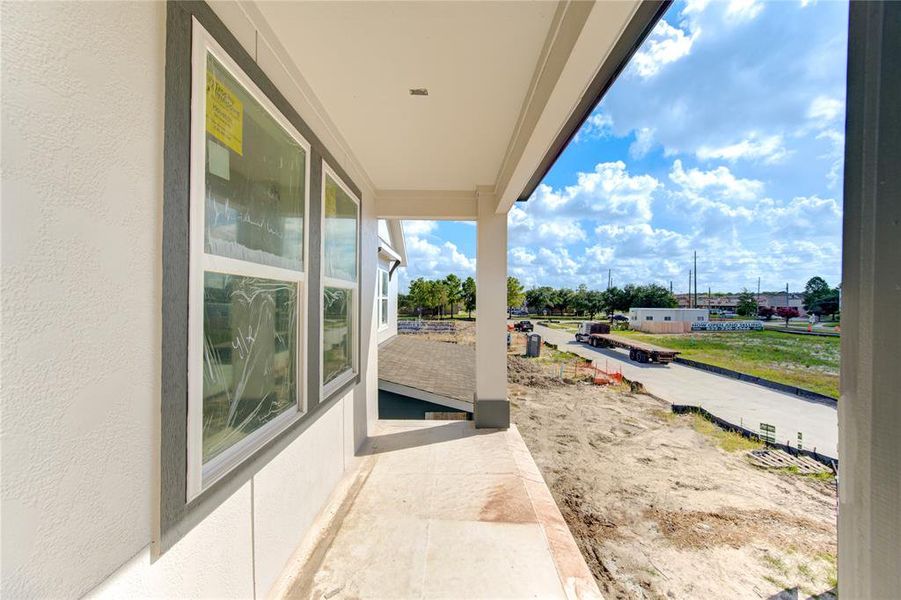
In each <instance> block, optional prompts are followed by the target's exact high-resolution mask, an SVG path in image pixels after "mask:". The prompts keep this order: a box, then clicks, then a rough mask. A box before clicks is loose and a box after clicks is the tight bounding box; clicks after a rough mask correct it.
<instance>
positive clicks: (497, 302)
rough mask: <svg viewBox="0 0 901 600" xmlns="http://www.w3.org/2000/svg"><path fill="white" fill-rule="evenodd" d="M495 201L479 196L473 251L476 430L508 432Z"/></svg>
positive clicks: (503, 228)
mask: <svg viewBox="0 0 901 600" xmlns="http://www.w3.org/2000/svg"><path fill="white" fill-rule="evenodd" d="M496 209H497V199H496V198H495V196H494V194H493V193H491V192H489V191H487V190H486V191H483V190H480V191H479V193H478V215H479V217H478V221H477V227H478V237H477V248H476V397H475V423H476V427H508V426H509V425H510V404H509V402H508V401H507V214H506V213H502V214H497V212H496Z"/></svg>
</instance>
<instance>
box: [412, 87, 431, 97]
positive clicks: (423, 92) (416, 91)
mask: <svg viewBox="0 0 901 600" xmlns="http://www.w3.org/2000/svg"><path fill="white" fill-rule="evenodd" d="M410 95H411V96H428V95H429V90H428V89H426V88H410Z"/></svg>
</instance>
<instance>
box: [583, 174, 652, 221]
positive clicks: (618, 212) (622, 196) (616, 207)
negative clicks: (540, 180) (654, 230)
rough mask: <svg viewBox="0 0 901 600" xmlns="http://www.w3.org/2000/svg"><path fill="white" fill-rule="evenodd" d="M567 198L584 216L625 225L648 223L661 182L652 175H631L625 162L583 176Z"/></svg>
mask: <svg viewBox="0 0 901 600" xmlns="http://www.w3.org/2000/svg"><path fill="white" fill-rule="evenodd" d="M577 182H578V183H577V184H576V185H575V186H568V187H567V188H566V194H567V195H569V196H570V197H572V198H573V199H575V200H576V201H577V204H578V206H579V209H580V213H579V214H582V215H584V210H586V209H587V210H589V211H591V212H592V213H594V214H595V215H604V216H609V217H613V218H617V219H621V220H623V221H632V222H635V221H648V220H650V218H651V216H652V212H651V205H652V202H653V194H654V191H655V190H656V189H657V188H658V187H659V186H660V182H659V181H657V179H656V178H654V177H652V176H651V175H634V176H633V175H630V174H629V172H628V171H627V170H626V164H625V163H624V162H622V161H616V162H607V163H599V164H597V165H596V166H595V168H594V172H592V173H579V174H578V175H577Z"/></svg>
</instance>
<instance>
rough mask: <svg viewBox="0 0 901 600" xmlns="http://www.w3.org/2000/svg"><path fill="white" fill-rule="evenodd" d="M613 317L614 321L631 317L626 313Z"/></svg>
mask: <svg viewBox="0 0 901 600" xmlns="http://www.w3.org/2000/svg"><path fill="white" fill-rule="evenodd" d="M611 318H612V319H613V320H614V321H628V320H629V317H627V316H626V315H613V316H612V317H611Z"/></svg>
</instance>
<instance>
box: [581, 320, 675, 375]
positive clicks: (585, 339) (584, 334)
mask: <svg viewBox="0 0 901 600" xmlns="http://www.w3.org/2000/svg"><path fill="white" fill-rule="evenodd" d="M576 341H577V342H580V343H583V344H588V345H590V346H593V347H594V348H623V349H624V350H628V351H629V360H634V361H635V362H640V363H650V362H655V363H659V364H662V365H666V364H669V363H671V362H673V359H674V358H676V355H677V354H679V353H678V352H677V351H676V350H670V349H669V348H662V347H660V346H655V345H653V344H646V343H644V342H639V341H637V340H633V339H630V338H628V337H625V336H620V335H614V334H611V333H610V326H609V325H608V324H606V323H597V322H591V321H588V322H584V323H580V324H579V329H578V331H576Z"/></svg>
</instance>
